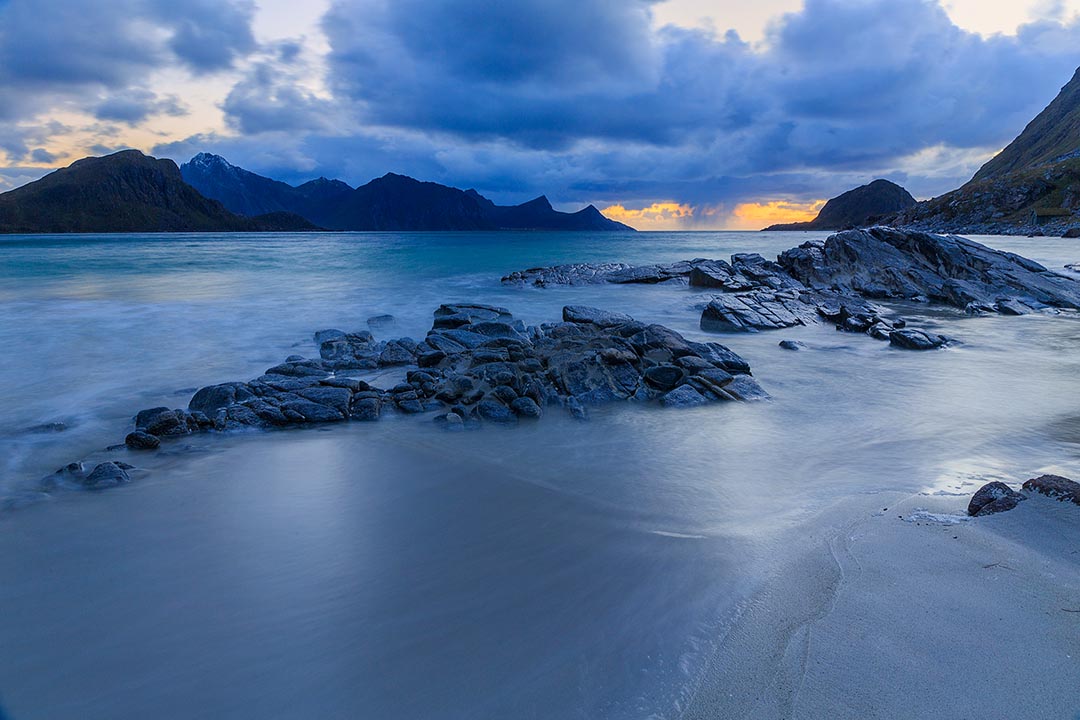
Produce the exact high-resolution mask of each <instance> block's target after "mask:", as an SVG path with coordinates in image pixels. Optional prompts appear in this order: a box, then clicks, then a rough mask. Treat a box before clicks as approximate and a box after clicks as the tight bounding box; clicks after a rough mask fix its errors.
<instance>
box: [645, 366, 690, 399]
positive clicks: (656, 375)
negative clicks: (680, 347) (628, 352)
mask: <svg viewBox="0 0 1080 720" xmlns="http://www.w3.org/2000/svg"><path fill="white" fill-rule="evenodd" d="M685 377H686V371H684V370H683V369H682V368H678V367H675V366H674V365H657V366H656V367H651V368H649V369H648V370H646V371H645V382H647V383H649V385H651V386H652V387H654V388H656V389H657V390H660V391H662V392H667V391H668V390H671V389H673V388H674V387H675V386H676V385H678V384H679V383H681V382H682V381H683V378H685Z"/></svg>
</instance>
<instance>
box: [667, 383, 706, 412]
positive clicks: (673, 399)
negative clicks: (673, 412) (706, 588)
mask: <svg viewBox="0 0 1080 720" xmlns="http://www.w3.org/2000/svg"><path fill="white" fill-rule="evenodd" d="M660 403H661V404H663V405H664V406H665V407H673V408H688V407H697V406H699V405H707V404H708V403H709V401H708V400H706V399H705V398H704V397H703V396H702V394H701V393H699V392H698V391H697V390H695V389H694V388H692V387H690V386H689V385H680V386H679V387H677V388H675V389H674V390H672V391H671V392H669V393H667V394H666V395H664V396H663V397H662V398H660Z"/></svg>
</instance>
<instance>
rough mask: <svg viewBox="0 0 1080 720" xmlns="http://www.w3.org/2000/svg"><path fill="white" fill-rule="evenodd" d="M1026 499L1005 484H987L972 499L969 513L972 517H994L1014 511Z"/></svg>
mask: <svg viewBox="0 0 1080 720" xmlns="http://www.w3.org/2000/svg"><path fill="white" fill-rule="evenodd" d="M1026 499H1027V498H1025V497H1024V496H1023V495H1021V494H1020V493H1018V492H1016V491H1015V490H1013V489H1012V488H1010V487H1009V486H1008V485H1006V484H1005V483H1003V482H992V483H987V484H986V485H983V486H982V487H981V488H979V490H978V492H976V493H975V494H974V495H973V496H972V497H971V502H969V503H968V509H967V512H968V515H971V516H972V517H977V516H982V515H993V514H994V513H999V512H1005V511H1006V510H1012V509H1013V508H1014V507H1016V506H1017V505H1018V504H1020V502H1021V501H1023V500H1026Z"/></svg>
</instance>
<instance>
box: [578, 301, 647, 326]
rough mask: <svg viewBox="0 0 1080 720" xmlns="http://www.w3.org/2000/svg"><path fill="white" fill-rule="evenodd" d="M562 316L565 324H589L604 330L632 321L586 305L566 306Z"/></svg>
mask: <svg viewBox="0 0 1080 720" xmlns="http://www.w3.org/2000/svg"><path fill="white" fill-rule="evenodd" d="M562 315H563V320H565V321H566V322H572V323H591V324H593V325H598V326H600V327H604V328H607V327H615V326H617V325H625V324H626V323H628V322H631V321H632V320H633V318H632V317H630V316H629V315H624V314H623V313H617V312H609V311H607V310H599V309H597V308H594V307H589V306H587V305H567V306H566V307H564V308H563V311H562Z"/></svg>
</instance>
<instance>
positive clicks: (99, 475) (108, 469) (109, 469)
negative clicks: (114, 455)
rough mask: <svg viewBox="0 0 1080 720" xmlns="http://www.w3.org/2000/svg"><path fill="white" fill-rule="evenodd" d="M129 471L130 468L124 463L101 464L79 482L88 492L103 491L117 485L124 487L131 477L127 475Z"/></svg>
mask: <svg viewBox="0 0 1080 720" xmlns="http://www.w3.org/2000/svg"><path fill="white" fill-rule="evenodd" d="M129 469H131V466H130V465H127V464H124V463H118V462H103V463H101V464H100V465H98V466H97V467H95V468H94V469H93V470H91V471H90V474H89V475H87V476H85V477H83V478H81V480H80V482H81V484H82V485H83V487H86V488H88V489H90V490H104V489H105V488H111V487H116V486H117V485H125V484H127V483H129V482H131V477H130V476H129V475H128V473H127V471H128V470H129Z"/></svg>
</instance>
